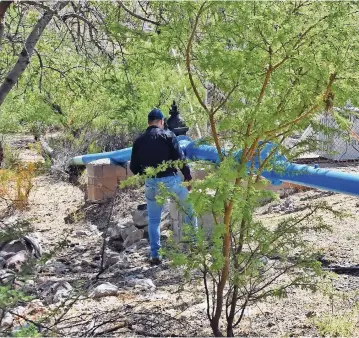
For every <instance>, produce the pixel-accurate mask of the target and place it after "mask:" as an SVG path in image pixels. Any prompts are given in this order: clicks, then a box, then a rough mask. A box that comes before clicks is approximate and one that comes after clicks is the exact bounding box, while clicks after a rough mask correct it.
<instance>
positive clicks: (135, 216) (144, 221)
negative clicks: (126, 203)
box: [132, 206, 148, 228]
mask: <svg viewBox="0 0 359 338" xmlns="http://www.w3.org/2000/svg"><path fill="white" fill-rule="evenodd" d="M139 207H140V206H138V207H137V210H134V211H133V212H132V220H133V223H135V224H136V226H137V227H139V228H143V227H145V226H147V225H148V213H147V206H146V209H143V208H140V209H142V210H139V209H138V208H139Z"/></svg>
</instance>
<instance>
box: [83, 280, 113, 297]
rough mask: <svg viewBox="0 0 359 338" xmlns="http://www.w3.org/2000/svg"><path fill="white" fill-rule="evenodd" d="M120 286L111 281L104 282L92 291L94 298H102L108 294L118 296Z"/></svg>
mask: <svg viewBox="0 0 359 338" xmlns="http://www.w3.org/2000/svg"><path fill="white" fill-rule="evenodd" d="M118 291H119V290H118V287H117V286H116V285H113V284H111V283H104V284H101V285H99V286H96V287H95V289H94V290H93V291H92V293H91V295H90V296H91V297H92V298H102V297H108V296H117V295H118Z"/></svg>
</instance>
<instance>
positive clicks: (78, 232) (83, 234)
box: [76, 230, 91, 237]
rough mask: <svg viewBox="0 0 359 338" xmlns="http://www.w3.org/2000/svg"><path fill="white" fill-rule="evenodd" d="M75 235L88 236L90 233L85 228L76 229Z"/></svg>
mask: <svg viewBox="0 0 359 338" xmlns="http://www.w3.org/2000/svg"><path fill="white" fill-rule="evenodd" d="M76 236H79V237H88V236H91V234H90V232H89V231H86V230H78V231H76Z"/></svg>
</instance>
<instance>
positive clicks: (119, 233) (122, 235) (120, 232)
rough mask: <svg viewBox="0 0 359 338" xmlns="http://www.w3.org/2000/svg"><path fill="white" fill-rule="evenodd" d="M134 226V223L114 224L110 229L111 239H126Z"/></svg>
mask: <svg viewBox="0 0 359 338" xmlns="http://www.w3.org/2000/svg"><path fill="white" fill-rule="evenodd" d="M133 226H134V225H133V224H132V223H126V224H121V225H114V226H112V227H110V228H109V229H108V234H109V237H110V238H111V239H122V241H124V240H125V239H126V238H127V236H128V233H129V232H131V228H132V227H133Z"/></svg>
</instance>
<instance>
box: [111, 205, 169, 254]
mask: <svg viewBox="0 0 359 338" xmlns="http://www.w3.org/2000/svg"><path fill="white" fill-rule="evenodd" d="M170 227H171V224H170V219H169V212H168V205H165V206H164V211H163V213H162V221H161V232H162V231H165V230H168V229H169V228H170ZM108 233H109V243H110V245H111V246H112V247H113V248H115V249H116V250H118V251H123V250H128V249H131V248H133V247H134V245H137V246H138V245H140V246H141V245H144V244H145V243H148V242H147V239H148V213H147V205H146V204H140V205H139V206H138V207H137V209H136V210H134V211H133V212H132V222H128V223H125V224H116V225H113V226H112V227H110V228H109V231H108Z"/></svg>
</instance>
